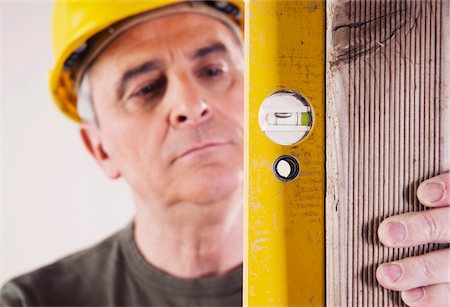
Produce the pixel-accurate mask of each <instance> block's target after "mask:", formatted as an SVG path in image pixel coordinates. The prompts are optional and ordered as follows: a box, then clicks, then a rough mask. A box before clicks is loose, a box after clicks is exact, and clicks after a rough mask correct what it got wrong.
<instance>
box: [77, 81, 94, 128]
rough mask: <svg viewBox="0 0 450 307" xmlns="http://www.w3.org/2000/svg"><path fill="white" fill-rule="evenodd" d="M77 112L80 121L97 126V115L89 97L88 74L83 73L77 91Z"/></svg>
mask: <svg viewBox="0 0 450 307" xmlns="http://www.w3.org/2000/svg"><path fill="white" fill-rule="evenodd" d="M77 111H78V115H79V116H80V118H81V120H82V121H83V122H85V123H88V124H93V125H95V126H97V125H98V122H97V114H96V112H95V108H94V102H93V101H92V96H91V87H90V85H89V78H88V74H87V73H85V74H84V76H83V79H82V80H81V83H80V87H79V89H78V99H77Z"/></svg>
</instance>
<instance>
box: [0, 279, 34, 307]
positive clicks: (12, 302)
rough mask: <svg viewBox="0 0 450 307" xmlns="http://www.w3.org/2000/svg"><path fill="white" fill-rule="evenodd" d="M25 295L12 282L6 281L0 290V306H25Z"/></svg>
mask: <svg viewBox="0 0 450 307" xmlns="http://www.w3.org/2000/svg"><path fill="white" fill-rule="evenodd" d="M25 306H27V304H26V300H25V295H24V293H23V292H22V291H21V290H20V288H19V287H18V286H17V285H15V284H14V283H13V282H8V283H6V284H5V285H4V286H3V287H2V289H1V290H0V307H25Z"/></svg>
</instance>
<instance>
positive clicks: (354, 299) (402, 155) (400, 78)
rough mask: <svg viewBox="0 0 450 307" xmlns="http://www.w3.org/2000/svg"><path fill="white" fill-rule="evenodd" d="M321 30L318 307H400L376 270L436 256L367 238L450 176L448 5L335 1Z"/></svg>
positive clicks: (414, 206)
mask: <svg viewBox="0 0 450 307" xmlns="http://www.w3.org/2000/svg"><path fill="white" fill-rule="evenodd" d="M327 25H328V28H327V37H328V39H327V136H326V138H327V140H326V142H327V145H326V146H327V162H326V163H327V196H326V228H327V229H326V239H327V257H326V259H327V304H328V305H329V306H403V303H402V301H401V298H400V296H399V293H397V292H390V291H387V290H385V289H383V288H382V287H380V286H379V285H378V283H377V281H376V277H375V270H376V268H377V266H378V265H379V264H381V263H383V262H386V261H392V260H395V259H401V258H403V257H406V256H412V255H418V254H422V253H426V252H429V251H431V250H435V249H438V248H440V247H442V246H438V245H437V244H426V245H422V246H418V247H413V248H405V249H390V248H386V247H383V246H382V245H381V244H380V243H379V242H378V239H377V236H376V231H377V228H378V225H379V224H380V222H381V221H382V220H383V219H384V218H385V217H387V216H391V215H393V214H398V213H401V212H408V211H419V210H425V208H424V207H422V206H421V205H420V204H419V203H418V201H417V199H416V197H415V193H416V190H417V187H418V185H419V183H420V182H421V181H423V180H424V179H426V178H429V177H432V176H434V175H437V174H439V173H442V172H444V171H449V170H450V154H449V153H450V145H449V144H450V126H449V125H450V124H449V122H450V111H449V108H450V102H449V100H450V96H449V84H450V68H449V67H450V55H449V54H450V42H449V41H450V1H449V0H445V1H437V0H432V1H431V0H421V1H406V0H402V1H388V0H376V1H372V0H371V1H369V0H334V1H330V2H328V3H327Z"/></svg>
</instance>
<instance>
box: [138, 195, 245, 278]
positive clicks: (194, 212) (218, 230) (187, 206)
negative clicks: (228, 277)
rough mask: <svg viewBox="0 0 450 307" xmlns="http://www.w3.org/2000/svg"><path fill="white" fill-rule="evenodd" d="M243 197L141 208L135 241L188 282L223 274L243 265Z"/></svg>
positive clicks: (158, 263) (151, 257)
mask: <svg viewBox="0 0 450 307" xmlns="http://www.w3.org/2000/svg"><path fill="white" fill-rule="evenodd" d="M242 203H243V200H242V195H241V194H239V195H233V196H231V197H230V198H229V199H226V200H223V201H221V202H220V203H214V204H210V205H198V204H193V203H177V204H172V205H170V206H168V207H167V206H155V204H144V203H141V202H137V213H136V218H135V228H134V237H135V240H136V244H137V246H138V248H139V250H140V252H141V253H142V254H143V256H144V258H145V259H146V260H147V261H148V262H150V263H151V264H152V265H153V266H155V267H157V268H159V269H161V270H163V271H165V272H167V273H169V274H171V275H174V276H178V277H182V278H196V277H200V276H208V275H220V274H223V273H225V272H227V271H229V270H231V269H233V268H235V267H237V266H238V265H240V264H241V263H242V257H243V256H242V251H243V250H242V248H243V241H242V240H243V208H242Z"/></svg>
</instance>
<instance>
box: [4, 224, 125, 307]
mask: <svg viewBox="0 0 450 307" xmlns="http://www.w3.org/2000/svg"><path fill="white" fill-rule="evenodd" d="M124 231H125V229H123V230H121V231H118V232H116V233H114V234H112V235H110V236H109V237H107V238H105V239H103V240H102V241H100V242H99V243H96V244H95V245H93V246H90V247H88V248H85V249H83V250H80V251H78V252H75V253H72V254H70V255H68V256H65V257H63V258H61V259H59V260H57V261H55V262H53V263H51V264H48V265H46V266H43V267H41V268H39V269H36V270H34V271H32V272H29V273H26V274H23V275H21V276H18V277H16V278H14V279H12V280H10V281H9V282H7V283H6V284H5V285H4V286H3V288H2V289H1V296H0V305H1V306H29V305H35V304H39V302H44V301H46V300H47V298H46V297H41V296H43V295H44V296H51V297H55V296H56V297H58V296H61V295H62V296H64V295H70V292H72V293H73V292H78V293H80V292H81V293H82V292H84V291H85V290H88V289H83V288H88V287H89V285H90V284H91V285H92V283H95V282H96V281H97V280H98V279H99V278H101V276H102V275H103V274H107V272H108V271H111V270H115V269H116V268H117V265H118V264H120V262H122V261H123V259H122V257H123V256H122V252H121V248H120V240H119V238H120V236H121V235H122V234H123V232H124ZM61 291H62V292H66V291H67V293H61ZM55 292H58V293H55ZM55 294H56V295H55Z"/></svg>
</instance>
